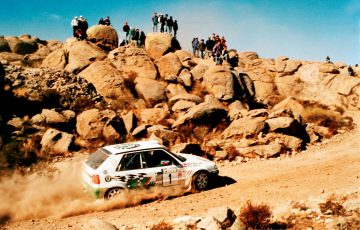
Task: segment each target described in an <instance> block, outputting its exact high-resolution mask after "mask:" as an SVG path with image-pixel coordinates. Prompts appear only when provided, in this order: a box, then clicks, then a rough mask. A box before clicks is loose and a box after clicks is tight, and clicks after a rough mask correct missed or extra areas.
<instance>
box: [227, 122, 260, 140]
mask: <svg viewBox="0 0 360 230" xmlns="http://www.w3.org/2000/svg"><path fill="white" fill-rule="evenodd" d="M264 128H265V118H263V117H243V118H240V119H237V120H234V121H233V122H231V124H230V125H229V127H227V128H226V129H225V130H224V131H223V133H222V134H221V135H222V136H223V137H224V138H231V137H233V136H237V137H254V136H256V135H258V134H259V133H260V132H262V131H263V130H264Z"/></svg>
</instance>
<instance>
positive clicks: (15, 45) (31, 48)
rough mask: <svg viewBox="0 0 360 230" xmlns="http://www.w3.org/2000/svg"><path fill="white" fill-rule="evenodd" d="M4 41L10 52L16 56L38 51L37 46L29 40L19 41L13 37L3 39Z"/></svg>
mask: <svg viewBox="0 0 360 230" xmlns="http://www.w3.org/2000/svg"><path fill="white" fill-rule="evenodd" d="M5 39H6V41H7V42H8V44H9V47H10V49H11V52H13V53H17V54H22V55H24V54H31V53H34V52H35V51H36V50H37V49H38V45H37V43H36V42H35V41H34V40H31V39H24V38H23V39H21V38H18V37H14V36H7V37H5Z"/></svg>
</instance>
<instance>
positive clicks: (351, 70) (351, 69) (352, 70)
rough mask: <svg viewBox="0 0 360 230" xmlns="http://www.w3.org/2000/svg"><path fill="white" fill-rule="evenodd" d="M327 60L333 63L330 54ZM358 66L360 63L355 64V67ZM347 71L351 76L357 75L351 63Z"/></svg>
mask: <svg viewBox="0 0 360 230" xmlns="http://www.w3.org/2000/svg"><path fill="white" fill-rule="evenodd" d="M325 62H326V63H332V62H331V60H330V57H329V56H326V58H325ZM358 66H359V65H358V64H356V65H355V67H358ZM347 71H348V74H349V76H351V77H354V76H355V75H356V74H355V72H354V69H353V68H352V67H351V65H349V66H348V68H347Z"/></svg>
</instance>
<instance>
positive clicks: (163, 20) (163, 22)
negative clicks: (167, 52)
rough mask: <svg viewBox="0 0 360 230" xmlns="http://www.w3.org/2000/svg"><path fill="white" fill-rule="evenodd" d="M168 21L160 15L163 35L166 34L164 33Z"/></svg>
mask: <svg viewBox="0 0 360 230" xmlns="http://www.w3.org/2000/svg"><path fill="white" fill-rule="evenodd" d="M166 20H167V19H165V16H164V15H162V14H161V15H160V32H161V33H164V31H165V24H166Z"/></svg>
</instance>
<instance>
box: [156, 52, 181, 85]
mask: <svg viewBox="0 0 360 230" xmlns="http://www.w3.org/2000/svg"><path fill="white" fill-rule="evenodd" d="M155 64H156V65H157V68H158V70H159V73H160V77H161V79H168V78H169V77H177V76H178V75H179V73H180V70H181V68H182V64H181V62H180V60H179V58H178V56H176V55H175V54H174V53H168V54H166V55H164V56H162V57H161V58H160V59H158V60H156V61H155Z"/></svg>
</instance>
